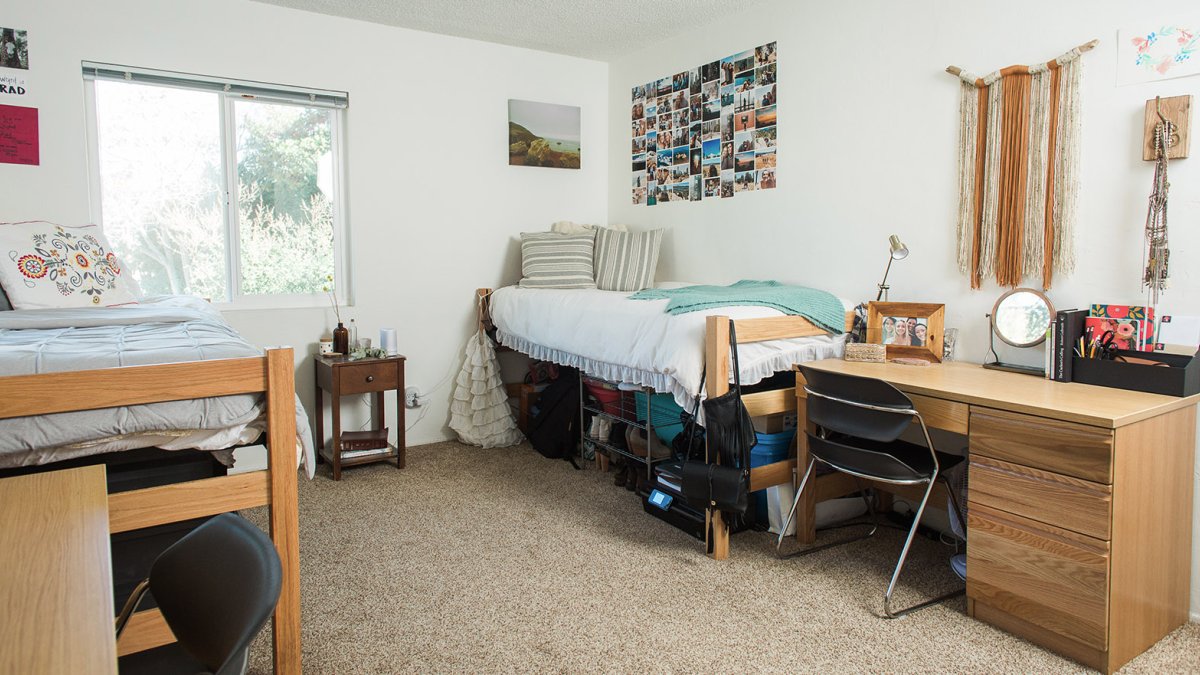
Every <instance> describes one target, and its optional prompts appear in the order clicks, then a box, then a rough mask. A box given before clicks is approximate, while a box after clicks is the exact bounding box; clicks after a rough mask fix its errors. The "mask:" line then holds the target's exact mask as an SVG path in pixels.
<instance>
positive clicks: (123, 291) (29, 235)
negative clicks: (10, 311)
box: [0, 221, 137, 309]
mask: <svg viewBox="0 0 1200 675" xmlns="http://www.w3.org/2000/svg"><path fill="white" fill-rule="evenodd" d="M127 274H128V273H127V272H124V271H123V270H122V267H121V263H120V261H119V260H118V259H117V256H116V255H115V254H114V253H113V252H112V248H111V247H110V246H109V245H108V242H107V241H105V239H104V235H103V234H102V233H101V232H100V228H99V227H97V226H95V225H85V226H83V227H63V226H61V225H55V224H54V223H47V222H42V221H30V222H24V223H3V224H0V286H3V287H4V291H5V293H7V294H8V299H9V301H10V302H11V303H12V306H13V307H14V308H15V309H45V308H54V307H107V306H112V305H124V304H129V303H133V302H137V299H136V298H135V297H134V295H133V290H132V288H131V284H130V281H131V280H130V279H129V278H128V276H127Z"/></svg>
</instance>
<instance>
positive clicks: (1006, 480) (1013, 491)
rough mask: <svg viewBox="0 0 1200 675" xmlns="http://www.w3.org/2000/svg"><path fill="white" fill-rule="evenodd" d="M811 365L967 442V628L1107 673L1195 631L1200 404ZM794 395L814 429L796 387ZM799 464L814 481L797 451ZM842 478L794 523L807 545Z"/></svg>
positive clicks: (987, 374) (1015, 381)
mask: <svg viewBox="0 0 1200 675" xmlns="http://www.w3.org/2000/svg"><path fill="white" fill-rule="evenodd" d="M807 365H811V366H812V367H814V368H819V369H821V370H827V371H830V372H839V373H846V374H850V375H859V376H863V377H873V378H878V379H881V380H885V381H887V382H890V383H892V384H893V385H895V386H896V388H898V389H900V390H901V391H904V392H905V393H907V394H909V396H910V398H912V400H913V403H914V405H915V406H916V408H917V410H918V411H919V412H921V414H922V417H924V419H925V422H926V424H927V425H928V426H930V427H934V428H941V429H947V430H950V431H955V432H958V433H962V434H965V435H966V436H967V438H968V444H969V452H970V462H971V463H970V470H969V471H970V473H969V483H970V488H969V494H968V498H967V511H968V513H967V611H968V613H969V614H970V615H971V616H973V617H976V618H978V619H982V620H983V621H986V622H988V623H991V624H993V625H995V626H998V627H1000V628H1003V629H1005V630H1008V631H1010V632H1012V633H1016V634H1017V635H1020V636H1022V637H1024V638H1026V639H1028V640H1030V641H1032V642H1035V643H1037V644H1040V645H1043V646H1045V647H1047V648H1049V649H1052V650H1054V651H1056V652H1059V653H1061V654H1064V655H1066V656H1068V657H1070V658H1073V659H1075V660H1077V661H1079V662H1081V663H1084V664H1086V665H1088V666H1091V667H1093V668H1096V669H1098V670H1101V671H1104V672H1106V673H1111V672H1113V671H1115V670H1117V669H1118V668H1120V667H1121V666H1122V665H1124V664H1125V663H1127V662H1128V661H1129V660H1130V659H1132V658H1134V657H1135V656H1137V655H1138V654H1141V653H1142V652H1143V651H1145V650H1146V649H1148V648H1149V647H1150V646H1151V645H1153V644H1154V643H1155V642H1157V641H1158V640H1159V639H1161V638H1162V637H1163V636H1164V635H1166V634H1167V633H1169V632H1170V631H1172V630H1174V629H1175V628H1177V627H1179V626H1181V625H1183V624H1184V623H1186V622H1187V620H1188V600H1189V584H1190V568H1191V544H1192V542H1191V539H1192V530H1191V528H1192V517H1191V516H1192V473H1193V467H1194V455H1195V448H1196V403H1197V401H1200V396H1190V397H1186V398H1177V397H1173V396H1162V395H1158V394H1146V393H1141V392H1133V391H1124V390H1121V389H1110V388H1106V387H1094V386H1090V385H1085V384H1075V383H1061V382H1050V381H1047V380H1044V379H1039V378H1035V377H1030V376H1028V375H1019V374H1015V373H1005V372H1000V371H994V370H985V369H983V368H981V367H979V366H978V365H974V364H964V363H946V364H940V365H932V366H929V367H927V368H920V367H912V366H901V365H896V364H891V363H856V362H849V361H841V360H827V361H819V362H816V363H812V364H807ZM796 392H797V412H798V416H799V417H798V420H797V421H798V423H799V425H800V427H801V428H808V422H807V418H806V417H805V410H806V406H805V403H806V398H805V392H804V389H803V378H801V377H797V384H796ZM797 448H798V449H797V464H798V466H800V467H804V466H807V464H808V461H809V458H808V448H807V443H806V442H805V440H804V439H803V438H802V440H801V441H800V442H799V443H798V444H797ZM835 476H836V474H835V475H833V477H822V478H823V479H825V478H828V479H829V480H828V481H826V483H827V484H826V485H824V486H823V485H822V484H821V482H820V481H819V482H818V484H817V485H818V487H817V489H814V490H813V491H812V493H811V495H810V498H809V499H806V500H805V502H806V503H805V505H804V509H801V510H798V513H797V516H798V517H800V516H801V515H803V516H804V519H803V520H801V521H799V523H798V529H797V536H798V538H799V539H800V540H801V541H811V540H812V538H813V537H814V535H815V532H814V530H813V527H812V522H813V521H812V508H813V507H814V506H815V500H816V499H817V498H830V497H833V496H840V495H839V494H833V493H837V492H841V493H842V494H845V492H843V491H842V488H843V486H842V485H841V484H837V483H835V481H836V478H835ZM806 492H809V491H808V490H807V489H806Z"/></svg>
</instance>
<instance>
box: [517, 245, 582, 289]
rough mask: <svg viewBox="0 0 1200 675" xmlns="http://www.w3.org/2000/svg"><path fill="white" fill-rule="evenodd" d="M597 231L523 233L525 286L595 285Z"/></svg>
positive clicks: (523, 282)
mask: <svg viewBox="0 0 1200 675" xmlns="http://www.w3.org/2000/svg"><path fill="white" fill-rule="evenodd" d="M595 245H596V235H594V234H592V233H591V232H588V233H587V234H556V233H554V232H522V233H521V276H522V277H523V278H522V279H521V287H522V288H595V287H596V279H595V277H594V276H593V275H592V254H593V251H594V250H595Z"/></svg>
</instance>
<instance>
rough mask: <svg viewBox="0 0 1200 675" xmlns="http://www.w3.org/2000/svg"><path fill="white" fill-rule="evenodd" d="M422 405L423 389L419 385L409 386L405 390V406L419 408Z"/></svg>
mask: <svg viewBox="0 0 1200 675" xmlns="http://www.w3.org/2000/svg"><path fill="white" fill-rule="evenodd" d="M420 406H421V390H420V388H418V387H408V388H406V389H405V390H404V407H405V408H419V407H420Z"/></svg>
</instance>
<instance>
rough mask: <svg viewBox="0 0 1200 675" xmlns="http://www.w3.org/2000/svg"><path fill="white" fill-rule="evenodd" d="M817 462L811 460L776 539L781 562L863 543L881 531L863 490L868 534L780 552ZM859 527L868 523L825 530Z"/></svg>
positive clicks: (848, 524)
mask: <svg viewBox="0 0 1200 675" xmlns="http://www.w3.org/2000/svg"><path fill="white" fill-rule="evenodd" d="M816 461H817V460H816V459H812V460H809V462H808V470H806V471H805V472H804V478H803V479H802V480H801V481H800V488H799V489H798V490H796V498H795V499H793V500H792V509H791V511H788V515H787V518H786V519H785V520H784V521H783V527H781V528H780V529H779V535H778V536H777V537H776V538H775V557H776V558H779V559H780V560H783V559H786V558H795V557H797V556H802V555H808V554H810V553H816V552H817V551H824V550H825V549H828V548H833V547H835V546H841V545H842V544H849V543H851V542H855V541H861V540H863V539H866V538H868V537H871V536H872V535H874V534H875V533H876V532H877V531H879V517H878V516H877V515H876V514H875V507H874V506H872V505H871V500H870V499H869V498H868V497H867V494H866V490H861V492H862V496H863V501H865V502H866V504H867V512H868V513H870V514H871V530H870V531H869V532H867V533H866V534H863V535H859V536H857V537H850V538H848V539H840V540H838V541H833V542H829V543H826V544H820V545H817V546H810V547H808V548H802V549H800V550H798V551H791V552H789V553H781V552H780V548H781V547H782V546H783V537H784V535H785V533H786V532H787V530H788V525H790V524H791V522H792V518H793V517H794V516H795V515H796V506H797V505H798V504H799V503H800V495H801V494H803V492H804V486H806V485H808V479H809V477H810V476H811V475H812V471H813V466H814V465H815V464H816ZM860 482H861V481H860ZM859 525H866V523H862V522H855V523H844V524H841V525H835V526H833V527H829V528H825V529H829V530H834V529H840V528H843V527H856V526H859Z"/></svg>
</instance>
